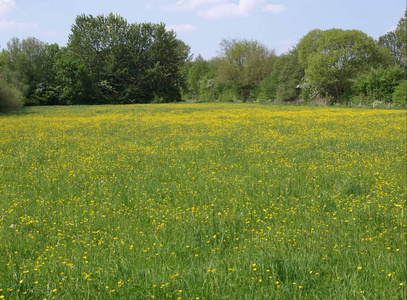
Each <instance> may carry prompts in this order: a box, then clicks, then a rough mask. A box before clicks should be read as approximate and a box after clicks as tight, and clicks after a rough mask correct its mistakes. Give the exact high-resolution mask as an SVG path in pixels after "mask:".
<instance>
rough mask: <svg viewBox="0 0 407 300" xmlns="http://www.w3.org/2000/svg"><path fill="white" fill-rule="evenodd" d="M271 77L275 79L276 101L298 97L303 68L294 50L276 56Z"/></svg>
mask: <svg viewBox="0 0 407 300" xmlns="http://www.w3.org/2000/svg"><path fill="white" fill-rule="evenodd" d="M271 77H272V78H274V80H275V85H276V90H275V97H276V100H277V101H292V100H296V99H298V98H299V96H300V88H299V87H300V84H301V79H302V78H303V77H304V69H303V68H302V66H301V65H300V63H299V61H298V53H297V51H296V50H293V51H291V52H289V53H287V54H283V55H281V56H279V57H278V58H277V60H276V62H275V63H274V66H273V71H272V72H271Z"/></svg>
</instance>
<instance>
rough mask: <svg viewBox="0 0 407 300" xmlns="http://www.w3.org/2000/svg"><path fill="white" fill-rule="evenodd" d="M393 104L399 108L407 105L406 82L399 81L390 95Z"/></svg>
mask: <svg viewBox="0 0 407 300" xmlns="http://www.w3.org/2000/svg"><path fill="white" fill-rule="evenodd" d="M392 99H393V103H394V104H397V105H401V106H406V105H407V80H405V79H404V80H402V81H400V84H399V85H398V86H397V87H396V88H395V89H394V93H393V95H392Z"/></svg>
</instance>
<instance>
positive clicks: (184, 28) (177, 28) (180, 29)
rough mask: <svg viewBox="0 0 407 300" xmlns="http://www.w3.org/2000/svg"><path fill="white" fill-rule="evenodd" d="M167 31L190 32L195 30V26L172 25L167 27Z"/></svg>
mask: <svg viewBox="0 0 407 300" xmlns="http://www.w3.org/2000/svg"><path fill="white" fill-rule="evenodd" d="M168 29H169V30H174V31H175V32H177V33H181V32H192V31H195V30H196V26H195V25H192V24H173V25H170V26H168Z"/></svg>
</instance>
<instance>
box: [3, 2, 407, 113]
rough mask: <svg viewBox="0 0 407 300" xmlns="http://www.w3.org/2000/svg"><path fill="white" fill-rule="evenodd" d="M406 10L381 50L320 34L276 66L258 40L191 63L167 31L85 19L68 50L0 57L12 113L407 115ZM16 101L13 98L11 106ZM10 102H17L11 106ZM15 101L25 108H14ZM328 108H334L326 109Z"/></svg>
mask: <svg viewBox="0 0 407 300" xmlns="http://www.w3.org/2000/svg"><path fill="white" fill-rule="evenodd" d="M406 18H407V10H406V11H405V13H404V16H403V17H402V18H401V19H400V21H399V22H398V25H397V27H396V29H395V30H393V31H390V32H388V33H386V34H385V35H383V36H381V37H380V38H379V39H378V40H377V41H375V40H374V39H373V38H371V37H369V36H368V35H367V34H366V33H363V32H361V31H359V30H343V29H329V30H321V29H314V30H311V31H309V32H308V33H307V34H306V35H305V36H304V37H303V38H302V39H301V40H300V41H299V43H298V44H297V45H296V46H295V47H293V48H292V49H291V50H290V51H289V52H287V53H283V54H281V55H279V56H277V55H276V54H275V52H274V50H272V49H269V48H268V47H267V46H265V45H264V44H262V43H260V42H259V41H256V40H247V39H225V40H222V41H221V43H220V46H219V48H220V49H219V55H218V56H216V57H213V58H212V59H209V60H206V59H204V58H203V57H202V56H200V55H198V56H197V57H196V58H195V60H192V56H191V55H190V48H189V46H188V45H186V44H185V43H184V42H183V41H181V40H180V39H178V38H177V36H176V34H175V33H174V32H173V31H171V30H167V29H166V26H165V24H163V23H160V24H153V23H129V22H128V21H127V20H126V19H124V18H123V17H121V16H119V15H116V14H112V13H111V14H109V15H98V16H92V15H85V14H82V15H79V16H77V18H76V19H75V22H74V24H73V25H72V28H71V33H70V35H69V37H68V44H67V46H66V47H60V46H59V45H57V44H47V43H44V42H42V41H39V40H38V39H36V38H34V37H28V38H26V39H23V40H20V39H18V38H13V39H11V40H10V42H8V43H7V47H6V48H5V49H3V50H2V51H1V52H0V79H1V84H2V89H3V94H2V97H3V100H2V101H3V102H4V101H5V100H4V99H5V95H12V96H10V97H11V98H13V99H14V100H15V101H14V100H13V101H9V103H12V102H13V103H17V105H8V104H7V105H8V107H12V106H13V107H18V106H19V103H21V99H22V98H23V99H24V103H25V105H65V104H68V105H70V104H127V103H151V102H170V101H180V100H182V99H185V100H187V99H193V100H195V101H283V102H287V101H296V100H300V101H302V100H305V101H314V100H315V101H318V99H319V98H323V99H325V100H327V99H329V101H330V102H331V103H345V102H346V103H349V102H353V103H359V105H360V104H361V103H372V102H374V101H381V102H383V103H387V104H389V103H397V105H404V103H405V99H406V98H407V95H406V94H407V92H406V90H405V88H404V87H405V86H406V80H405V67H406V65H407V33H406ZM7 97H9V96H7ZM11 98H10V99H11ZM16 99H18V100H16ZM325 102H327V101H325Z"/></svg>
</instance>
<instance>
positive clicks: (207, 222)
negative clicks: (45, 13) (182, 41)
mask: <svg viewBox="0 0 407 300" xmlns="http://www.w3.org/2000/svg"><path fill="white" fill-rule="evenodd" d="M0 134H1V139H0V299H119V298H120V299H208V300H210V299H406V292H407V289H406V278H407V270H406V268H407V267H406V255H407V251H406V248H407V247H406V228H407V221H406V215H405V214H406V134H407V129H406V112H405V111H401V110H364V109H348V108H330V107H326V108H319V107H294V106H269V105H246V104H168V105H133V106H83V107H81V106H76V107H33V108H25V109H24V110H23V111H21V112H17V113H14V114H7V115H4V114H3V115H0Z"/></svg>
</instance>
